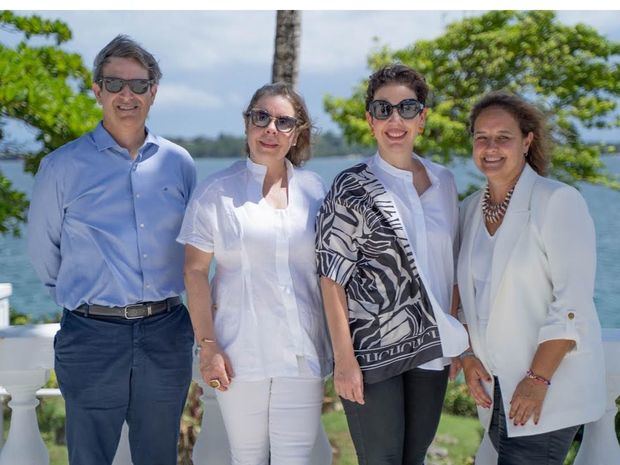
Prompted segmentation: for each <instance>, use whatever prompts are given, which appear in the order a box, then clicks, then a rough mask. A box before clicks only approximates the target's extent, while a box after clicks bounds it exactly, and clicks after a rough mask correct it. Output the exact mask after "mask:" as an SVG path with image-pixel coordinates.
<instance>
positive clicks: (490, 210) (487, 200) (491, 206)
mask: <svg viewBox="0 0 620 465" xmlns="http://www.w3.org/2000/svg"><path fill="white" fill-rule="evenodd" d="M514 190H515V186H512V188H511V189H510V190H509V191H508V192H507V193H506V197H504V200H503V201H502V202H501V203H493V202H492V201H491V191H490V190H489V185H488V184H487V187H486V188H485V190H484V199H483V200H482V214H483V215H484V220H485V221H486V222H487V223H491V224H493V223H498V222H500V221H501V220H502V218H503V217H504V215H505V214H506V210H507V209H508V204H509V203H510V198H511V197H512V193H513V191H514Z"/></svg>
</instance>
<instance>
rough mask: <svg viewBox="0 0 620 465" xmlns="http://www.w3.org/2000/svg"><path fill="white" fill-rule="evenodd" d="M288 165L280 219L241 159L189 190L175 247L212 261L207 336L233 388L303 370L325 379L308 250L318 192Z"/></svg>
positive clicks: (327, 357)
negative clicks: (227, 363)
mask: <svg viewBox="0 0 620 465" xmlns="http://www.w3.org/2000/svg"><path fill="white" fill-rule="evenodd" d="M286 165H287V175H288V196H289V199H288V206H287V207H286V208H285V209H275V208H273V207H272V206H270V205H269V204H268V203H267V201H266V200H265V199H264V197H263V195H262V188H263V181H264V178H265V174H266V167H265V166H263V165H259V164H256V163H254V162H253V161H252V160H251V159H250V158H247V159H246V160H245V161H238V162H236V163H234V164H233V165H231V166H230V167H228V168H226V169H224V170H222V171H220V172H218V173H215V174H213V175H212V176H210V177H209V178H207V179H206V180H205V181H203V182H202V183H201V184H200V185H199V186H198V187H197V188H196V191H195V192H194V195H193V197H192V199H191V201H190V203H189V205H188V208H187V211H186V214H185V219H184V221H183V226H182V227H181V232H180V234H179V237H178V239H177V240H178V241H179V242H181V243H183V244H190V245H192V246H194V247H196V248H198V249H200V250H203V251H205V252H212V253H213V254H214V258H215V263H216V267H215V275H214V278H213V280H212V283H211V289H212V296H213V301H214V304H215V306H216V309H215V311H214V326H215V334H216V337H217V339H218V342H219V344H220V345H221V347H222V348H223V349H224V350H225V351H226V353H227V355H228V356H229V357H230V359H231V363H232V365H233V369H234V371H235V377H236V378H238V379H244V380H256V379H264V378H271V377H295V376H301V375H302V372H301V371H300V366H302V365H303V363H302V362H304V361H305V363H306V364H307V366H308V367H309V368H310V370H311V371H312V373H313V374H314V375H315V376H317V377H325V376H327V375H328V374H329V373H330V372H331V369H332V355H331V346H330V343H329V337H328V333H327V326H326V322H325V316H324V312H323V306H322V300H321V294H320V290H319V285H318V276H317V272H316V259H315V248H314V231H315V229H314V228H315V226H314V225H315V217H316V213H317V211H318V209H319V207H320V205H321V202H322V200H323V197H324V196H325V187H324V186H323V183H322V181H321V178H320V177H319V176H318V175H317V174H315V173H312V172H310V171H306V170H303V169H300V168H295V167H293V165H292V164H291V163H290V162H289V161H288V160H286Z"/></svg>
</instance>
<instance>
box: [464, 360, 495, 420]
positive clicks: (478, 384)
mask: <svg viewBox="0 0 620 465" xmlns="http://www.w3.org/2000/svg"><path fill="white" fill-rule="evenodd" d="M461 363H462V365H463V374H464V375H465V382H466V383H467V387H468V388H469V394H470V395H471V396H472V397H473V398H474V401H475V402H476V405H479V406H480V407H484V408H489V407H491V405H492V400H491V398H490V397H489V395H488V394H487V392H486V390H485V389H484V385H483V381H486V382H491V375H489V373H488V372H487V370H486V369H485V368H484V366H483V365H482V362H481V361H480V360H478V357H476V356H474V355H470V356H468V357H463V359H462V360H461Z"/></svg>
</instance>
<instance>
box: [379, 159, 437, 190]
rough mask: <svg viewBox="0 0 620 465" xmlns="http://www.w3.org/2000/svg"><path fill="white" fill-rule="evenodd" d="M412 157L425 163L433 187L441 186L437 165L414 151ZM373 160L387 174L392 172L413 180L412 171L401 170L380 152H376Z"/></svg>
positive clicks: (393, 174) (397, 175)
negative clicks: (436, 170)
mask: <svg viewBox="0 0 620 465" xmlns="http://www.w3.org/2000/svg"><path fill="white" fill-rule="evenodd" d="M411 157H412V158H415V159H416V160H418V161H419V162H420V163H422V164H423V165H424V168H426V174H427V175H428V179H429V180H430V181H431V185H432V186H433V187H435V186H439V178H438V177H437V175H436V173H435V167H434V166H433V164H432V163H431V162H430V161H429V160H427V159H425V158H422V157H420V156H419V155H418V154H416V153H415V152H412V154H411ZM373 161H374V163H375V165H376V166H378V167H379V168H380V169H382V170H383V171H384V172H386V173H387V174H390V175H392V176H395V177H397V178H402V179H406V180H407V181H409V182H410V181H411V176H412V174H411V171H409V170H401V169H400V168H397V167H395V166H394V165H391V164H390V163H388V162H387V161H385V160H384V159H383V158H382V157H381V155H379V152H377V153H376V154H375V156H374V157H373Z"/></svg>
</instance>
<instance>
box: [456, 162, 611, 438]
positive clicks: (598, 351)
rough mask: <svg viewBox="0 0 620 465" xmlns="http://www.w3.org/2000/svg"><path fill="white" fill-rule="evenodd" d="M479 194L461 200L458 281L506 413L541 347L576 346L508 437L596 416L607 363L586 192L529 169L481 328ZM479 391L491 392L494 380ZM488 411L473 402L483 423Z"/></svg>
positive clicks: (507, 224)
mask: <svg viewBox="0 0 620 465" xmlns="http://www.w3.org/2000/svg"><path fill="white" fill-rule="evenodd" d="M482 198H483V191H478V192H476V193H474V194H472V195H471V196H469V197H468V198H467V199H465V200H464V201H463V204H462V206H461V212H460V227H461V249H460V253H459V260H458V266H457V279H458V285H459V291H460V295H461V302H462V306H463V316H464V320H465V321H464V323H467V325H468V329H469V335H470V340H471V344H472V348H473V350H474V352H475V353H476V355H477V356H478V358H479V359H480V361H481V362H482V363H483V365H484V366H485V368H486V369H487V370H488V371H491V367H493V372H494V373H495V374H496V376H497V377H498V379H499V382H500V387H501V391H502V399H503V402H504V409H505V411H506V412H508V411H509V410H510V404H509V403H510V400H511V398H512V395H513V393H514V390H515V388H516V386H517V384H518V383H519V382H520V381H521V380H522V379H523V377H524V376H525V374H526V371H527V370H528V369H529V368H530V366H531V363H532V359H533V357H534V354H535V352H536V350H537V348H538V345H539V344H540V343H542V342H544V341H548V340H554V339H570V340H574V341H575V342H576V346H575V348H574V349H573V350H572V351H570V352H569V353H567V354H566V356H565V357H564V359H563V360H562V362H561V363H560V365H559V367H558V369H557V371H556V372H555V374H554V375H553V378H552V379H551V386H550V387H549V390H548V392H547V396H546V398H545V401H544V403H543V408H542V414H541V417H540V421H539V423H538V425H534V423H533V420H532V419H530V420H529V421H528V422H527V423H526V424H525V425H524V426H514V425H513V424H512V422H508V424H507V431H508V436H509V437H515V436H527V435H533V434H540V433H545V432H548V431H554V430H558V429H561V428H565V427H568V426H572V425H579V424H583V423H588V422H592V421H595V420H598V419H599V418H600V417H601V416H602V415H603V413H604V410H605V399H606V393H605V377H604V370H605V368H604V358H603V357H604V355H603V347H602V342H601V328H600V323H599V320H598V316H597V314H596V310H595V308H594V301H593V294H594V275H595V270H596V248H595V234H594V225H593V222H592V219H591V217H590V214H589V212H588V208H587V206H586V203H585V201H584V199H583V197H582V196H581V195H580V194H579V192H578V191H577V190H576V189H574V188H573V187H570V186H568V185H566V184H563V183H561V182H558V181H554V180H551V179H547V178H544V177H542V176H539V175H538V174H536V173H535V172H534V170H533V169H532V168H530V166H529V165H527V164H526V165H525V168H524V169H523V172H522V173H521V176H520V178H519V180H518V182H517V184H516V187H515V190H514V193H513V195H512V198H511V200H510V205H509V206H508V210H507V212H506V216H505V217H504V220H503V223H502V225H501V226H500V228H499V229H498V230H497V232H496V233H495V234H496V238H495V248H494V251H493V258H492V270H491V283H490V285H491V287H490V294H489V302H490V309H489V319H488V324H487V328H486V332H485V333H484V334H481V333H480V330H479V324H478V313H477V311H476V305H475V303H476V299H475V296H474V283H473V276H472V271H471V270H472V250H473V248H474V237H475V234H476V230H477V229H478V228H480V227H484V224H483V217H482ZM481 225H482V226H481ZM485 387H486V390H487V393H488V394H489V395H490V396H491V398H492V397H493V396H492V392H493V386H492V383H489V384H487V385H485ZM491 413H492V408H491V409H484V408H480V407H479V408H478V414H479V417H480V420H481V422H482V424H483V425H484V427H485V428H486V429H488V427H489V422H490V419H491Z"/></svg>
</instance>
